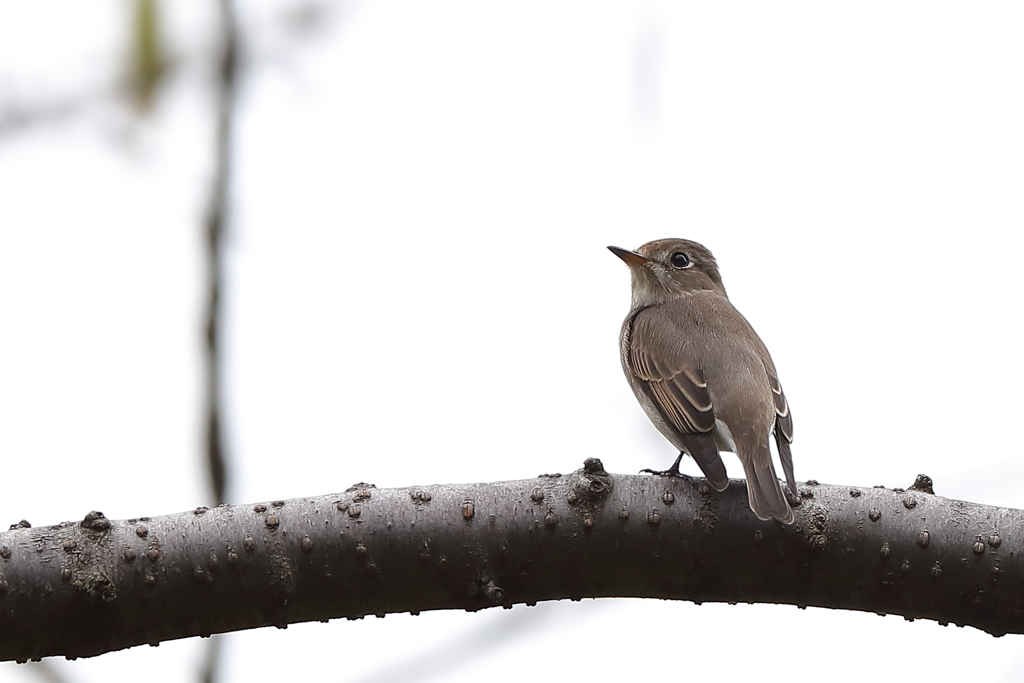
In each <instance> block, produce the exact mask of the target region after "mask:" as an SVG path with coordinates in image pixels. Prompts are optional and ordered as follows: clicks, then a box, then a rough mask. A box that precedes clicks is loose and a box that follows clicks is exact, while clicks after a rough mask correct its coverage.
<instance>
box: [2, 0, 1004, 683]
mask: <svg viewBox="0 0 1024 683" xmlns="http://www.w3.org/2000/svg"><path fill="white" fill-rule="evenodd" d="M293 6H294V5H292V4H290V3H285V2H271V1H269V0H268V1H265V2H248V3H244V4H243V6H242V7H240V12H241V15H242V29H243V32H244V34H245V35H246V36H247V39H248V42H247V47H248V50H249V55H250V64H249V69H248V70H247V71H245V72H244V81H243V84H242V90H241V96H240V103H239V118H238V127H237V136H236V140H235V142H236V152H237V155H236V161H237V166H236V168H237V173H236V176H235V183H234V186H233V201H232V207H233V209H234V213H233V214H232V216H233V219H232V224H231V226H230V235H229V237H228V239H227V256H228V269H227V277H228V281H227V288H228V291H227V333H226V334H227V337H226V342H227V352H228V360H227V373H226V379H227V384H228V396H227V400H228V409H229V414H228V420H227V428H228V430H229V433H228V436H229V441H228V442H229V446H230V452H231V455H232V466H233V475H234V480H233V485H232V490H231V498H232V500H233V501H235V502H253V501H263V500H271V499H278V498H289V497H295V496H301V495H312V494H322V493H328V492H331V491H338V490H343V489H344V488H346V487H347V486H349V485H350V484H352V483H354V482H356V481H369V482H373V483H375V484H376V485H377V486H381V487H384V486H407V485H413V484H424V483H435V482H472V481H490V480H503V479H518V478H525V477H531V476H535V475H537V474H539V473H541V472H551V471H562V472H566V471H569V470H572V469H574V468H576V467H579V466H580V464H581V463H582V461H583V459H584V458H585V457H589V456H598V457H600V458H601V459H602V460H603V461H604V463H605V465H606V466H607V467H608V469H609V470H611V471H614V472H635V471H637V470H638V469H640V468H642V467H666V466H668V464H670V463H671V459H672V457H673V451H672V448H671V446H670V445H669V444H668V443H667V442H665V441H664V440H663V439H661V437H660V436H659V435H658V434H657V433H656V432H655V430H654V428H653V427H651V426H650V425H649V423H648V422H647V419H646V418H645V417H644V415H643V413H642V411H641V410H640V408H639V406H638V405H637V404H636V403H635V401H634V399H633V396H632V394H631V392H630V391H629V389H628V386H627V384H626V382H625V380H624V379H623V378H622V376H621V370H620V367H619V361H618V356H617V353H618V352H617V343H618V342H617V337H618V328H619V324H620V322H621V319H622V317H623V316H624V315H625V313H626V310H627V308H628V306H629V278H628V272H627V270H626V268H625V267H624V266H623V264H622V263H621V262H620V261H619V260H618V259H616V258H615V257H614V256H612V255H611V254H609V253H608V252H607V251H606V250H605V246H606V245H608V244H614V245H618V246H623V247H629V248H635V247H637V246H639V245H640V244H642V243H644V242H646V241H648V240H651V239H655V238H661V237H668V236H679V237H689V238H692V239H696V240H698V241H700V242H703V243H704V244H706V245H707V246H708V247H709V248H711V249H712V250H713V251H714V253H715V254H716V256H717V257H718V260H719V264H720V266H721V269H722V272H723V276H724V279H725V283H726V286H727V287H728V290H729V293H730V296H731V298H732V300H733V301H734V302H735V303H736V305H737V307H738V308H739V309H740V310H741V311H743V312H744V314H745V315H746V316H747V317H748V318H749V319H750V321H751V322H752V323H753V325H754V326H755V328H756V329H757V330H758V332H759V333H760V334H761V336H762V337H763V338H764V340H765V342H766V343H767V345H768V347H769V348H770V349H771V351H772V354H773V356H774V358H775V361H776V364H777V366H778V368H779V371H780V374H781V377H782V381H783V384H784V386H785V387H786V392H787V395H788V396H789V399H790V403H791V405H792V407H793V411H794V416H795V423H796V442H795V444H794V457H795V461H796V470H797V477H798V479H800V480H801V481H802V480H805V479H808V478H815V479H818V480H820V481H822V482H829V483H839V484H854V485H869V486H870V485H875V484H884V485H886V486H907V485H909V484H910V483H911V482H912V481H913V479H914V476H915V475H916V474H918V473H919V472H925V473H927V474H929V475H931V476H932V477H933V478H934V479H935V486H936V491H937V492H938V493H939V494H941V495H944V496H948V497H952V498H960V499H966V500H973V501H979V502H985V503H992V504H999V505H1008V506H1015V507H1024V488H1022V486H1021V484H1020V482H1021V480H1022V477H1024V464H1022V463H1024V459H1022V455H1024V453H1022V450H1021V445H1020V440H1019V439H1017V438H1015V434H1016V432H1017V430H1018V429H1019V425H1020V422H1021V420H1020V417H1019V416H1020V415H1021V414H1022V411H1024V394H1022V392H1021V386H1022V380H1024V369H1022V365H1021V363H1020V362H1019V360H1018V358H1019V353H1020V346H1021V331H1020V330H1021V322H1022V313H1021V308H1022V307H1021V299H1022V294H1024V276H1022V274H1021V267H1020V254H1021V251H1022V246H1024V238H1022V236H1021V235H1022V228H1024V202H1022V201H1021V194H1022V188H1024V163H1022V159H1024V126H1022V125H1021V122H1022V121H1024V87H1022V83H1024V42H1022V41H1021V39H1020V37H1021V35H1024V9H1022V6H1020V5H1018V4H1013V3H988V4H985V5H984V6H981V5H967V4H951V3H935V2H929V3H899V2H892V1H888V2H877V3H873V2H861V3H856V4H843V5H842V6H840V5H839V4H838V3H828V4H826V3H818V2H806V3H796V2H776V3H732V2H720V3H664V4H660V3H656V2H648V3H636V4H628V3H626V4H623V3H595V2H579V3H553V2H550V1H548V2H534V3H531V2H517V3H480V2H463V3H457V2H447V1H433V2H405V3H384V2H364V3H359V4H352V3H348V4H328V5H327V6H326V8H327V11H326V12H325V13H324V17H323V19H324V21H323V25H322V26H321V27H320V29H319V30H318V31H317V32H315V33H314V34H313V35H312V37H304V38H301V39H298V40H292V39H290V38H288V36H287V33H286V31H285V30H284V29H282V20H281V17H282V16H283V15H285V14H286V13H287V11H288V9H289V8H291V7H293ZM127 7H128V5H127V3H125V2H123V1H111V2H90V3H81V2H41V3H19V2H14V1H13V0H2V2H0V118H2V112H3V107H5V106H9V105H10V103H11V102H22V103H24V102H29V103H34V102H46V101H49V100H50V99H53V98H56V97H57V96H58V95H60V94H61V93H75V92H91V91H94V90H96V89H97V88H101V87H106V85H105V84H109V83H112V79H113V77H114V76H113V74H114V73H115V70H116V69H117V68H118V67H119V65H120V64H121V62H122V60H123V51H124V49H125V47H124V32H125V23H126V9H127ZM162 9H163V10H164V18H165V19H166V21H167V28H168V30H169V36H168V39H169V42H170V48H171V49H172V50H173V51H174V52H175V54H176V55H177V57H178V59H179V65H180V67H179V69H178V71H177V73H176V74H175V76H174V77H173V78H172V83H171V86H170V87H169V88H168V90H167V91H165V92H164V93H163V96H162V98H161V100H160V101H159V102H158V105H157V107H156V110H155V114H154V115H153V116H152V117H151V118H149V119H147V120H144V121H141V122H140V121H137V120H135V119H133V118H131V116H130V115H129V114H128V113H126V112H125V111H123V110H120V109H119V107H118V105H116V104H112V103H108V104H107V105H98V106H93V107H89V108H87V110H85V112H84V113H82V114H80V115H77V116H74V117H71V118H69V119H67V121H65V122H63V123H55V124H44V125H39V126H35V127H32V128H28V129H26V130H24V131H22V132H19V133H18V134H12V135H5V136H3V137H0V457H2V458H3V463H4V470H3V475H2V479H0V482H2V495H0V521H2V522H3V523H4V524H9V523H13V522H16V521H18V520H19V519H22V518H27V519H29V520H30V521H31V522H32V523H33V524H36V525H47V524H53V523H57V522H60V521H62V520H65V519H78V518H81V517H82V516H84V514H85V513H86V512H88V511H89V510H92V509H100V510H103V511H104V512H105V513H106V514H107V515H108V516H109V517H111V518H125V517H134V516H139V515H146V514H149V515H156V514H161V513H168V512H174V511H179V510H183V509H190V508H192V507H195V506H196V505H199V504H204V503H208V502H209V501H208V499H207V497H206V496H207V494H206V487H205V483H204V481H205V480H204V479H203V476H204V474H203V472H202V469H201V459H200V455H199V452H200V443H201V442H200V432H199V430H200V397H201V394H200V389H201V385H200V364H199V360H200V356H199V348H200V347H199V340H200V312H201V296H202V292H201V291H200V287H201V278H202V272H203V271H202V251H201V240H200V218H201V215H202V212H203V209H204V203H205V201H206V191H207V185H208V181H209V177H210V172H211V158H210V150H211V135H212V116H213V113H212V112H213V110H212V101H211V99H210V91H209V88H208V86H209V80H208V73H207V72H206V71H205V66H204V62H203V61H202V60H204V59H207V60H208V59H209V45H210V35H211V33H212V31H213V30H214V28H215V24H214V23H213V19H214V15H213V14H212V12H211V10H212V3H199V2H196V1H195V0H192V1H190V2H184V1H183V0H182V1H180V2H174V3H164V4H163V5H162ZM55 16H59V17H61V19H60V21H54V19H53V17H55ZM725 457H726V464H727V466H728V467H729V468H730V472H731V473H732V474H733V475H734V476H739V474H741V470H740V468H739V467H738V463H737V462H736V461H735V458H734V457H733V456H731V455H726V456H725ZM689 468H690V471H691V472H693V471H696V470H695V468H694V467H693V466H692V463H691V464H690V466H689ZM1007 535H1008V536H1009V537H1010V538H1011V539H1013V538H1016V540H1017V543H1018V544H1019V543H1020V542H1021V533H1020V530H1018V532H1016V533H1015V535H1014V534H1007ZM225 643H226V644H225V647H226V660H225V667H224V680H225V681H227V682H228V683H233V682H240V681H243V680H253V679H254V677H259V678H260V679H261V680H304V679H306V678H308V677H312V676H316V677H317V679H318V680H325V681H331V680H337V681H370V680H376V681H381V680H410V679H411V678H412V677H415V678H416V679H417V680H446V681H480V680H524V678H526V677H529V676H533V675H536V674H538V673H541V672H543V675H544V677H545V678H551V679H554V678H557V677H566V676H571V675H573V674H575V673H577V672H578V671H579V667H581V666H582V667H585V668H586V669H587V670H588V671H589V672H590V673H595V672H601V673H600V674H599V678H601V679H603V680H625V679H627V678H628V679H630V680H653V679H655V677H657V680H662V679H664V677H666V676H671V677H678V676H685V677H698V678H699V677H703V676H708V677H710V676H713V675H717V676H720V675H721V671H722V668H723V667H728V671H729V678H730V679H737V680H739V679H741V678H750V677H753V676H755V675H756V676H758V677H759V678H761V679H762V680H789V679H792V677H793V676H794V675H796V674H798V673H799V672H804V671H806V672H818V671H820V667H821V666H823V665H827V666H829V667H830V670H829V672H828V676H829V678H830V680H833V681H838V682H842V681H854V680H858V681H859V680H860V679H861V678H862V677H863V675H864V673H865V668H864V667H865V666H867V667H868V670H870V671H872V672H876V673H877V672H896V671H905V670H907V668H908V667H909V668H911V669H912V670H913V671H914V673H915V674H916V675H919V676H921V677H923V678H929V677H930V678H931V679H933V680H952V679H954V677H964V678H965V679H966V677H970V680H972V681H1011V680H1014V681H1016V680H1020V679H1021V677H1024V640H1022V639H1021V637H1019V636H1007V637H1004V638H1000V639H994V638H991V637H990V636H987V635H985V634H983V633H981V632H979V631H976V630H973V629H958V628H955V627H949V628H942V627H939V626H937V625H936V624H934V623H932V622H921V621H918V622H914V623H907V622H905V621H904V620H902V619H899V618H894V617H888V618H881V617H878V616H876V615H869V614H860V613H850V612H834V611H827V610H816V609H808V610H805V611H801V610H797V609H795V608H792V607H780V606H765V605H758V606H728V605H704V606H701V607H697V606H695V605H692V604H690V603H676V602H655V601H589V602H585V603H580V604H574V603H569V604H548V605H541V606H538V607H536V608H526V607H521V606H520V607H516V608H515V609H513V610H512V611H511V612H507V611H503V610H497V611H495V610H490V611H487V612H485V613H479V614H472V615H470V614H464V613H455V612H450V613H433V614H424V615H422V616H420V617H415V618H413V617H408V616H405V615H395V616H390V617H388V618H386V619H384V620H378V619H374V618H372V617H371V618H368V619H365V620H361V621H356V622H348V621H336V622H331V623H330V624H307V625H301V626H297V627H292V628H289V629H288V630H286V631H279V630H275V629H269V630H268V629H263V630H259V631H252V632H247V633H241V634H234V635H231V636H229V637H228V638H227V639H226V641H225ZM201 645H202V644H201V643H200V641H198V640H195V639H193V640H187V641H181V642H176V643H166V644H164V645H162V646H161V647H160V648H158V649H152V648H136V649H134V650H130V651H127V652H123V653H116V654H112V655H107V656H103V657H99V658H95V659H92V660H86V661H78V662H74V663H69V662H63V661H59V662H57V664H58V665H60V666H61V668H62V669H66V670H67V671H68V673H69V675H73V676H74V680H75V681H78V682H92V681H96V682H98V681H109V680H120V679H123V678H126V677H127V676H130V675H138V674H139V673H140V672H143V671H145V672H147V673H146V678H147V680H148V681H186V680H194V676H195V670H196V669H197V667H198V665H199V661H200V659H201V655H202V647H201ZM467 653H468V655H467ZM464 656H465V658H464V659H463V657H464ZM453 661H459V662H460V663H458V664H455V665H453V664H452V662H453ZM832 667H834V668H832ZM765 671H768V672H769V673H768V674H765V673H764V672H765ZM115 677H117V678H115ZM8 680H9V681H16V682H21V681H31V680H38V679H37V678H36V677H35V675H34V674H33V672H32V670H31V668H30V667H17V666H15V665H13V664H4V665H0V681H8Z"/></svg>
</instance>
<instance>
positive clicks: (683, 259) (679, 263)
mask: <svg viewBox="0 0 1024 683" xmlns="http://www.w3.org/2000/svg"><path fill="white" fill-rule="evenodd" d="M669 261H670V262H671V263H672V265H673V266H674V267H676V268H689V267H690V257H689V256H687V255H686V254H684V253H683V252H681V251H677V252H676V253H674V254H672V258H670V259H669Z"/></svg>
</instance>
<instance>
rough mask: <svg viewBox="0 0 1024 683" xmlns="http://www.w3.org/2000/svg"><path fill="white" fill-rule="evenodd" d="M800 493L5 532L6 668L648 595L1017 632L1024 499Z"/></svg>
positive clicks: (599, 482)
mask: <svg viewBox="0 0 1024 683" xmlns="http://www.w3.org/2000/svg"><path fill="white" fill-rule="evenodd" d="M929 491H930V486H929V482H928V481H927V478H919V480H918V483H917V484H916V488H915V487H912V488H911V489H909V490H906V491H904V490H902V489H895V490H889V489H883V488H858V487H849V486H828V485H819V484H817V483H816V482H807V483H806V484H805V485H804V486H802V487H801V500H800V501H798V502H797V503H798V504H797V506H796V510H795V511H796V516H797V519H796V523H795V524H794V525H792V526H784V525H781V524H778V523H774V522H772V523H767V522H761V521H759V520H757V519H756V518H755V517H754V516H753V514H752V513H751V512H750V510H749V509H748V507H747V496H746V490H745V487H744V484H743V482H742V481H733V482H731V485H730V486H729V488H728V489H726V490H725V491H724V492H722V493H715V492H714V491H712V490H710V489H709V487H708V486H707V485H706V483H705V482H704V480H702V479H693V480H690V479H681V478H666V477H657V476H653V477H652V476H632V475H609V474H607V473H606V472H604V470H603V468H602V467H601V464H600V461H597V460H588V461H587V464H586V466H585V468H584V469H582V470H578V471H576V472H574V473H572V474H569V475H565V476H561V475H542V476H540V477H538V478H536V479H528V480H522V481H510V482H501V483H494V484H467V485H436V486H422V487H414V488H403V489H386V490H382V489H376V488H374V487H373V486H371V485H367V484H357V485H356V486H354V487H352V488H351V489H349V490H348V491H346V492H344V493H341V494H334V495H325V496H319V497H315V498H303V499H296V500H288V501H277V502H268V503H265V504H256V505H238V506H220V507H217V508H213V509H206V508H199V509H197V510H195V511H192V512H187V513H180V514H175V515H167V516H164V517H155V518H152V519H149V518H139V519H137V520H126V521H110V520H107V519H106V518H105V517H103V516H102V514H100V513H90V514H89V515H88V516H87V517H86V518H85V519H84V520H83V521H81V522H75V523H72V522H66V523H63V524H59V525H56V526H51V527H43V528H23V527H18V528H12V530H11V531H8V532H5V533H0V659H3V660H10V659H17V660H22V661H23V660H26V659H31V658H39V657H46V656H51V655H65V656H68V657H72V658H73V657H86V656H92V655H97V654H101V653H104V652H110V651H113V650H119V649H122V648H127V647H132V646H135V645H139V644H143V643H150V644H156V643H159V642H161V641H164V640H172V639H176V638H186V637H189V636H196V635H203V636H206V635H210V634H213V633H220V632H227V631H236V630H241V629H247V628H256V627H260V626H268V625H275V626H278V627H284V626H286V625H287V624H291V623H297V622H303V621H312V620H321V621H325V620H328V619H333V618H338V617H347V618H350V619H357V618H361V617H362V616H364V615H367V614H378V615H383V614H387V613H391V612H413V613H418V612H420V611H422V610H431V609H466V610H470V611H472V610H477V609H482V608H486V607H494V606H498V605H500V606H503V607H505V608H510V607H512V605H515V604H527V605H532V604H534V603H536V602H538V601H540V600H561V599H565V598H571V599H576V600H578V599H580V598H588V597H627V596H628V597H647V598H665V599H685V600H693V601H696V602H702V601H724V602H769V603H787V604H793V605H799V606H806V605H815V606H820V607H832V608H838V609H854V610H863V611H871V612H878V613H883V614H900V615H903V616H905V617H907V618H911V619H913V618H926V619H935V620H937V621H940V622H942V623H955V624H958V625H970V626H974V627H976V628H979V629H982V630H984V631H987V632H989V633H991V634H993V635H1002V634H1004V633H1022V632H1024V561H1022V550H1024V544H1022V530H1024V511H1021V510H1013V509H1004V508H996V507H990V506H985V505H978V504H974V503H965V502H961V501H955V500H948V499H945V498H941V497H938V496H935V495H933V494H931V493H930V492H929Z"/></svg>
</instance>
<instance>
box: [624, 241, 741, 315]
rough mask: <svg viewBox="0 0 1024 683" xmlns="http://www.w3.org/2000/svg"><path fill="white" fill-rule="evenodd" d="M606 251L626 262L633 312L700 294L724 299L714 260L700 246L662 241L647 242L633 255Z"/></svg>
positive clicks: (720, 278) (625, 251)
mask: <svg viewBox="0 0 1024 683" xmlns="http://www.w3.org/2000/svg"><path fill="white" fill-rule="evenodd" d="M608 249H610V250H611V252H612V253H613V254H615V255H616V256H618V257H619V258H620V259H622V260H623V261H625V262H626V265H628V266H629V270H630V272H631V273H632V275H633V308H639V307H641V306H650V305H653V304H660V303H665V302H667V301H671V300H673V299H677V298H679V297H681V296H686V295H687V294H692V293H694V292H700V291H708V290H710V291H713V292H717V293H719V294H721V295H722V296H725V286H724V285H722V276H721V275H720V274H719V273H718V264H717V263H716V262H715V257H714V256H712V255H711V252H710V251H708V250H707V249H706V248H705V247H704V246H703V245H701V244H698V243H696V242H691V241H690V240H681V239H664V240H655V241H653V242H648V243H647V244H645V245H643V246H642V247H640V248H639V249H637V250H636V251H627V250H626V249H620V248H619V247H608Z"/></svg>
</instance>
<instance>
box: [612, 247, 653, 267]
mask: <svg viewBox="0 0 1024 683" xmlns="http://www.w3.org/2000/svg"><path fill="white" fill-rule="evenodd" d="M608 251H610V252H612V253H613V254H615V255H616V256H618V257H619V258H620V259H622V260H623V261H625V262H626V265H627V266H629V267H630V268H632V267H633V266H642V265H643V264H645V263H647V262H648V261H649V260H650V259H648V258H647V257H646V256H641V255H640V254H638V253H636V252H635V251H629V250H628V249H620V248H619V247H608Z"/></svg>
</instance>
